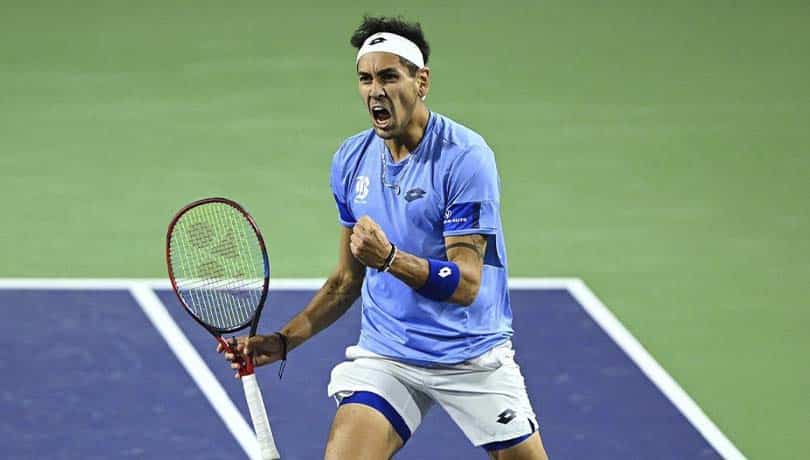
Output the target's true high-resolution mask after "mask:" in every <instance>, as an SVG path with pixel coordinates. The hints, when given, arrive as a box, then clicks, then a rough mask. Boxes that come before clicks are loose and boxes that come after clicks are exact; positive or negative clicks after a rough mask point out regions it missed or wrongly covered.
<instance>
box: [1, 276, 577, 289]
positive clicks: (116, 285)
mask: <svg viewBox="0 0 810 460" xmlns="http://www.w3.org/2000/svg"><path fill="white" fill-rule="evenodd" d="M324 281H325V280H324V279H323V278H278V279H271V280H270V289H271V290H272V289H281V290H296V289H301V290H312V289H318V288H320V287H321V286H323V283H324ZM577 282H580V281H579V279H577V278H512V279H510V280H509V288H510V289H568V288H569V286H571V285H572V284H573V283H577ZM133 283H134V284H138V285H145V286H148V287H151V288H152V289H171V288H172V285H171V283H170V282H169V280H168V279H167V278H132V279H130V278H0V289H31V290H40V289H45V290H47V289H64V290H85V289H92V290H96V291H106V290H124V289H129V288H130V287H132V285H133Z"/></svg>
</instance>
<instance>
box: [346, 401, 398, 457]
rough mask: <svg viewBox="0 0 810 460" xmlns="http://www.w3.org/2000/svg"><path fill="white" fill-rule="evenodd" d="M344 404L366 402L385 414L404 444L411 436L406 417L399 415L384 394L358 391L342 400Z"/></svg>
mask: <svg viewBox="0 0 810 460" xmlns="http://www.w3.org/2000/svg"><path fill="white" fill-rule="evenodd" d="M344 404H364V405H366V406H369V407H372V408H374V409H377V411H378V412H380V413H381V414H383V416H385V418H386V419H388V421H389V422H390V423H391V426H393V427H394V430H396V432H397V434H398V435H399V437H400V438H402V444H405V443H406V442H407V441H408V439H409V438H410V437H411V429H410V428H408V425H407V424H406V423H405V419H403V418H402V416H401V415H399V412H397V410H396V409H394V406H392V405H391V404H389V403H388V401H386V400H385V399H383V397H382V396H380V395H378V394H375V393H372V392H370V391H356V392H354V393H352V395H351V396H347V397H345V398H343V399H341V400H340V405H341V406H342V405H344Z"/></svg>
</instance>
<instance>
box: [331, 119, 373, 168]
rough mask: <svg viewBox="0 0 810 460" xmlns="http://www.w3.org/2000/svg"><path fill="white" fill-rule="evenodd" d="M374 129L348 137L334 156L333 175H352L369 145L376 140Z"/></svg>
mask: <svg viewBox="0 0 810 460" xmlns="http://www.w3.org/2000/svg"><path fill="white" fill-rule="evenodd" d="M374 136H375V134H374V131H373V130H371V129H367V130H365V131H361V132H359V133H357V134H355V135H353V136H350V137H348V138H346V139H345V140H344V141H343V142H342V143H341V144H340V147H338V149H337V151H336V152H335V154H334V155H333V156H332V176H333V178H334V177H346V176H348V175H351V174H352V172H353V171H355V170H356V169H357V168H358V167H359V165H360V160H361V159H362V158H363V157H364V155H365V152H366V151H367V150H368V146H369V145H370V144H371V142H372V141H373V140H374Z"/></svg>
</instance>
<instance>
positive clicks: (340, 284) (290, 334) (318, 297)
mask: <svg viewBox="0 0 810 460" xmlns="http://www.w3.org/2000/svg"><path fill="white" fill-rule="evenodd" d="M362 282H363V278H362V277H359V278H357V277H354V276H351V275H344V274H340V273H335V274H333V275H332V276H330V277H329V278H328V279H327V280H326V282H325V283H324V285H323V286H322V287H321V288H320V289H319V290H318V292H317V293H315V296H314V297H313V298H312V300H311V301H310V302H309V304H308V305H307V306H306V307H305V308H304V309H303V310H302V311H301V312H300V313H298V314H297V315H296V316H295V317H294V318H293V319H292V320H290V322H289V323H287V325H286V326H284V327H283V328H282V329H281V333H282V334H284V335H285V336H287V341H288V345H287V346H288V349H289V350H292V349H293V348H295V347H297V346H298V345H300V344H302V343H304V342H305V341H307V340H308V339H309V338H310V337H312V336H314V335H315V334H317V333H318V332H320V331H322V330H323V329H325V328H326V327H328V326H329V325H330V324H332V323H334V322H335V321H337V319H338V318H340V317H341V316H343V314H344V313H346V310H348V309H349V307H351V305H352V304H353V303H354V301H355V300H357V298H358V297H359V296H360V288H361V286H362Z"/></svg>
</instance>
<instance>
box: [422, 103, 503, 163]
mask: <svg viewBox="0 0 810 460" xmlns="http://www.w3.org/2000/svg"><path fill="white" fill-rule="evenodd" d="M435 116H436V128H435V129H436V131H435V133H436V138H437V140H438V141H439V142H441V143H442V144H443V148H442V156H444V157H445V158H444V160H445V161H448V162H449V163H451V164H453V163H458V162H460V161H464V162H468V161H471V162H475V163H481V162H485V163H490V162H493V163H494V159H495V154H494V153H493V151H492V148H490V146H489V144H487V142H486V140H484V138H483V137H482V136H481V135H480V134H478V133H477V132H476V131H474V130H472V129H471V128H468V127H467V126H464V125H462V124H461V123H459V122H457V121H455V120H452V119H450V118H448V117H446V116H444V115H441V114H438V113H437V114H435Z"/></svg>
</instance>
